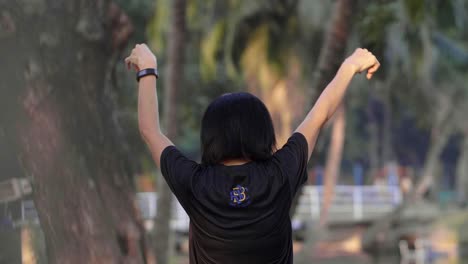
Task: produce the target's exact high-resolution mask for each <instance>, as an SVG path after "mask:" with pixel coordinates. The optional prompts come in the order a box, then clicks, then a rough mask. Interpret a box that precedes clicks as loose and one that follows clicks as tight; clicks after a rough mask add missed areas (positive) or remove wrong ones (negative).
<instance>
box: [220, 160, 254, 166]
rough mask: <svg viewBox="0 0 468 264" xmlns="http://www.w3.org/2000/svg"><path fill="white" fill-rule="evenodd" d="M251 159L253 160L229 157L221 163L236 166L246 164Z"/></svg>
mask: <svg viewBox="0 0 468 264" xmlns="http://www.w3.org/2000/svg"><path fill="white" fill-rule="evenodd" d="M250 161H251V160H249V159H227V160H223V161H222V162H221V164H223V165H225V166H236V165H243V164H246V163H248V162H250Z"/></svg>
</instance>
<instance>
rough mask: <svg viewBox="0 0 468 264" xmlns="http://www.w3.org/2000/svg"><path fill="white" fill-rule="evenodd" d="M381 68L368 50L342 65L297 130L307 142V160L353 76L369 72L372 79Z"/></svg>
mask: <svg viewBox="0 0 468 264" xmlns="http://www.w3.org/2000/svg"><path fill="white" fill-rule="evenodd" d="M379 66H380V63H379V61H378V60H377V59H376V58H375V56H374V55H373V54H372V53H370V52H369V51H367V50H366V49H356V51H355V52H354V53H353V54H352V55H351V56H350V57H348V58H347V59H346V60H345V61H344V62H343V64H341V67H340V68H339V70H338V72H337V73H336V75H335V77H334V78H333V80H332V81H331V82H330V83H329V84H328V85H327V87H326V88H325V90H324V91H323V92H322V94H321V95H320V97H319V99H318V100H317V102H316V103H315V105H314V106H313V107H312V109H311V110H310V111H309V113H308V114H307V116H306V118H305V119H304V121H302V123H301V124H300V125H299V127H298V128H297V129H296V132H299V133H301V134H303V135H304V137H305V138H306V140H307V144H308V156H307V159H309V158H310V155H311V154H312V151H313V149H314V146H315V142H316V141H317V137H318V134H319V132H320V129H321V128H322V127H323V125H324V124H325V123H326V122H327V121H328V120H329V119H330V118H331V117H332V115H333V114H334V113H335V111H336V109H337V108H338V106H339V105H340V103H341V101H342V99H343V97H344V94H345V92H346V89H347V87H348V85H349V83H350V82H351V80H352V78H353V76H354V75H355V74H356V73H359V72H363V71H366V70H367V79H370V78H371V77H372V75H373V74H374V73H375V72H376V71H377V69H378V68H379Z"/></svg>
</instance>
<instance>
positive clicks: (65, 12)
mask: <svg viewBox="0 0 468 264" xmlns="http://www.w3.org/2000/svg"><path fill="white" fill-rule="evenodd" d="M0 9H1V10H2V11H1V20H2V23H1V25H2V27H1V30H0V38H1V42H0V56H2V58H3V59H2V62H8V65H3V66H2V72H1V73H0V75H1V78H0V79H1V80H2V81H1V82H2V83H1V87H2V93H4V94H6V95H7V96H2V97H1V98H0V101H1V104H2V105H4V106H6V107H7V108H8V109H10V110H11V111H10V112H9V113H8V114H5V115H3V116H2V120H1V121H2V127H4V128H5V135H6V138H8V139H9V140H11V141H12V142H14V143H13V145H14V147H15V150H16V151H17V153H18V158H19V159H20V161H21V163H22V165H23V166H24V174H25V176H27V177H28V178H29V179H30V180H31V181H32V185H33V196H34V202H35V205H36V207H37V210H38V214H39V219H40V223H41V227H42V229H43V230H44V234H45V240H46V245H47V255H48V261H49V263H142V262H143V260H144V253H143V251H144V250H143V248H142V247H144V245H143V244H142V243H141V242H142V240H141V238H142V235H143V234H142V228H141V225H140V222H139V220H138V218H137V215H136V210H135V207H134V202H133V199H134V191H133V184H132V178H131V177H132V168H131V166H129V163H128V160H127V158H126V157H127V155H128V153H125V144H126V142H125V141H124V140H123V137H122V134H121V133H120V132H121V131H122V129H121V127H120V126H119V124H118V122H117V120H116V119H115V118H114V117H115V116H114V111H115V109H116V105H115V102H114V101H113V90H112V89H113V86H112V82H111V78H112V74H113V69H114V66H115V63H116V62H117V58H118V54H119V51H120V50H121V48H122V47H123V46H124V45H125V43H126V41H127V39H128V36H129V34H130V33H131V31H132V26H131V24H130V23H129V20H128V17H127V16H126V15H125V14H124V13H123V12H122V11H121V10H120V9H119V8H118V7H117V6H116V5H115V4H113V3H111V2H110V1H87V0H76V1H66V2H57V1H46V0H43V1H19V2H18V1H15V2H11V1H0ZM6 124H15V125H9V126H6Z"/></svg>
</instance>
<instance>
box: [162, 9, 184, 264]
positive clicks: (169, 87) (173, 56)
mask: <svg viewBox="0 0 468 264" xmlns="http://www.w3.org/2000/svg"><path fill="white" fill-rule="evenodd" d="M171 12H172V15H171V19H172V21H171V23H170V27H171V28H170V32H169V38H168V48H169V53H168V57H167V62H168V63H167V78H166V79H165V83H164V86H165V97H164V103H165V104H164V106H165V110H164V124H165V126H164V127H165V128H166V135H167V137H168V138H170V139H172V140H174V139H175V138H176V136H177V93H178V91H179V90H180V87H181V85H182V84H183V76H184V57H185V56H184V53H185V35H186V25H185V13H186V1H185V0H174V1H172V6H171ZM157 189H158V214H157V217H156V225H155V227H156V231H155V236H156V239H157V241H156V258H157V261H158V263H169V260H170V257H171V256H172V252H173V250H174V243H173V237H172V234H171V229H170V219H171V209H172V203H173V199H172V192H171V191H170V189H169V186H168V185H167V183H166V182H165V181H164V179H163V178H162V176H161V175H160V177H159V178H158V186H157Z"/></svg>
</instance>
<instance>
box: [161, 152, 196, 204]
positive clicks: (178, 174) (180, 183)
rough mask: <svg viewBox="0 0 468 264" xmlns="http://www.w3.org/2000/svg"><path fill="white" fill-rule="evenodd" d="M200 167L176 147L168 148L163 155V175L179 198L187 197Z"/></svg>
mask: <svg viewBox="0 0 468 264" xmlns="http://www.w3.org/2000/svg"><path fill="white" fill-rule="evenodd" d="M199 167H200V166H199V164H198V163H196V162H195V161H192V160H190V159H188V158H187V157H186V156H185V155H184V154H182V153H181V152H180V151H179V150H178V149H177V148H176V147H175V146H168V147H166V148H165V149H164V150H163V152H162V153H161V173H162V175H163V177H164V179H165V180H166V182H167V184H168V185H169V188H171V191H172V192H173V193H174V194H175V196H176V197H177V198H182V197H184V196H185V195H187V193H188V192H189V189H190V187H189V186H190V185H191V181H192V178H193V176H194V175H195V173H196V171H197V170H198V169H199Z"/></svg>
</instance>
